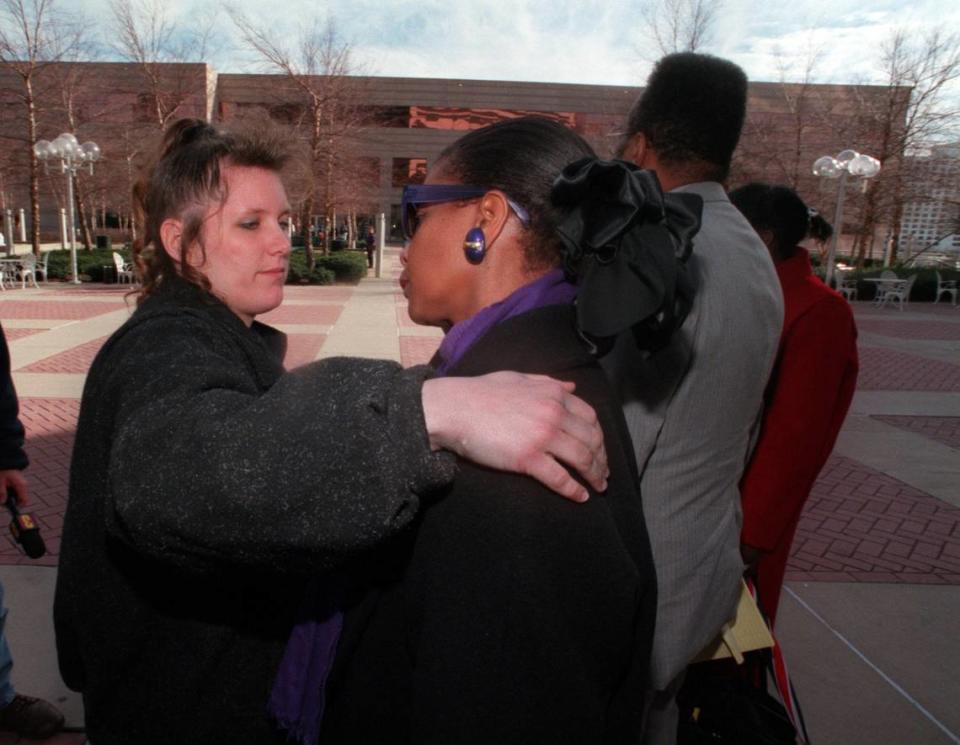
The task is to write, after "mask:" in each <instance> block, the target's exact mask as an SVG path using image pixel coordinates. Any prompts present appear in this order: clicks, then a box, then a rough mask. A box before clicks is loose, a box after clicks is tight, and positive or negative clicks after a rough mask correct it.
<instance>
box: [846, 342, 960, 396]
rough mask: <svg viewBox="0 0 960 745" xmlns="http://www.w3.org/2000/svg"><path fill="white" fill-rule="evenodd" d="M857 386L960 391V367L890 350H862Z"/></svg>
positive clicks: (865, 388)
mask: <svg viewBox="0 0 960 745" xmlns="http://www.w3.org/2000/svg"><path fill="white" fill-rule="evenodd" d="M857 387H858V388H860V389H861V390H871V391H947V392H955V391H960V365H951V364H949V363H947V362H941V361H940V360H931V359H927V358H925V357H918V356H917V355H913V354H906V353H905V352H895V351H893V350H890V349H880V348H876V347H860V375H859V378H858V379H857Z"/></svg>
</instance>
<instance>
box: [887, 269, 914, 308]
mask: <svg viewBox="0 0 960 745" xmlns="http://www.w3.org/2000/svg"><path fill="white" fill-rule="evenodd" d="M916 281H917V275H916V274H911V275H910V276H909V277H907V278H906V279H904V280H901V281H900V282H897V283H896V284H894V285H892V286H890V287H888V288H887V291H886V292H885V293H884V294H883V302H882V303H881V306H883V305H886V304H887V303H888V302H889V301H891V300H896V301H897V306H898V308H899V310H900V312H903V306H904V305H905V304H909V302H910V291H911V290H912V289H913V283H914V282H916Z"/></svg>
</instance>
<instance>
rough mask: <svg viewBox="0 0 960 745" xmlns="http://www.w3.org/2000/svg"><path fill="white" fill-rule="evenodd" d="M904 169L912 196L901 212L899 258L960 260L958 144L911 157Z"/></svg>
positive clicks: (940, 146) (959, 161)
mask: <svg viewBox="0 0 960 745" xmlns="http://www.w3.org/2000/svg"><path fill="white" fill-rule="evenodd" d="M908 167H909V169H910V174H911V178H910V182H911V183H912V184H913V190H914V192H915V196H914V197H913V198H912V199H910V201H908V202H907V203H906V204H905V205H904V208H903V220H902V222H901V227H900V257H901V258H902V259H904V260H908V259H910V258H912V257H914V256H917V258H918V261H919V260H922V259H921V257H926V258H928V259H931V260H933V259H936V258H937V257H939V256H942V255H943V254H950V255H956V256H957V257H958V258H960V142H956V143H951V144H947V145H937V146H934V147H931V148H930V149H929V151H927V152H925V153H923V154H919V155H914V156H912V157H910V158H908ZM921 252H922V253H921Z"/></svg>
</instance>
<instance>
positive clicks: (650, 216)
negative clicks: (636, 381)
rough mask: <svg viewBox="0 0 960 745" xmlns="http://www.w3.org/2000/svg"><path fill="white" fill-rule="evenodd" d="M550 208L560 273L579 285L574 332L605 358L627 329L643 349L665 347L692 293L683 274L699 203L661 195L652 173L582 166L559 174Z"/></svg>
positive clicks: (603, 164)
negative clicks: (559, 245)
mask: <svg viewBox="0 0 960 745" xmlns="http://www.w3.org/2000/svg"><path fill="white" fill-rule="evenodd" d="M551 200H552V202H553V204H554V206H555V207H557V208H558V209H559V210H560V211H561V212H562V213H563V217H562V218H561V220H560V222H559V225H558V228H557V230H558V231H559V233H560V238H561V240H562V241H563V256H564V265H565V268H566V270H567V272H569V273H570V274H573V275H575V276H576V277H577V278H578V284H579V285H580V291H579V293H578V297H577V321H578V324H579V326H580V332H581V334H583V336H584V337H585V338H587V339H588V340H589V341H591V342H592V343H593V344H594V345H595V346H596V347H597V349H598V353H599V354H601V355H602V354H605V353H606V352H607V351H609V349H610V347H611V346H612V344H613V340H614V339H615V338H616V337H617V335H619V334H620V333H621V332H623V331H626V330H627V329H631V330H632V331H633V335H634V338H635V340H636V343H637V345H638V346H639V347H640V348H641V349H645V350H650V351H653V350H656V349H659V348H661V347H663V346H664V345H665V344H666V343H667V342H668V341H669V339H670V336H671V334H672V333H673V332H674V331H675V330H676V329H677V328H678V327H679V326H680V324H681V323H683V319H684V318H685V317H686V315H687V313H688V312H689V311H690V305H691V302H692V300H693V295H694V292H695V290H696V287H695V282H694V278H693V276H692V272H691V271H690V270H689V269H688V267H687V266H686V262H687V259H688V258H689V256H690V251H691V248H692V240H693V236H694V235H696V233H697V231H698V230H699V229H700V215H701V214H702V212H703V200H702V199H701V198H700V197H698V196H696V195H694V194H664V193H663V191H662V190H661V189H660V182H659V181H658V180H657V177H656V176H655V175H654V174H653V172H652V171H644V170H641V169H640V168H638V167H637V166H635V165H633V164H632V163H626V162H623V161H618V160H615V161H606V160H596V159H594V158H584V159H582V160H578V161H577V162H575V163H571V164H570V165H568V166H567V167H566V168H564V169H563V173H561V174H560V176H558V177H557V180H556V181H555V182H554V184H553V191H552V193H551Z"/></svg>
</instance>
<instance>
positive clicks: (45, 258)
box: [33, 251, 50, 282]
mask: <svg viewBox="0 0 960 745" xmlns="http://www.w3.org/2000/svg"><path fill="white" fill-rule="evenodd" d="M40 256H41V258H40V261H39V263H38V264H37V265H36V266H35V267H34V268H33V273H34V276H36V275H37V274H42V275H43V281H44V282H46V281H47V267H48V266H49V264H50V252H49V251H44V252H43V253H41V254H40Z"/></svg>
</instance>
